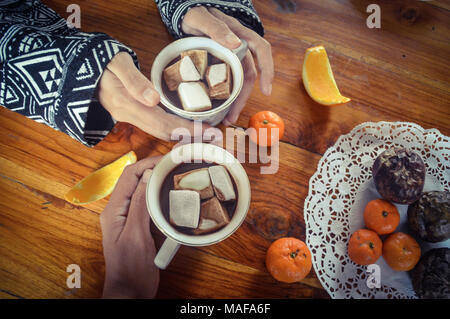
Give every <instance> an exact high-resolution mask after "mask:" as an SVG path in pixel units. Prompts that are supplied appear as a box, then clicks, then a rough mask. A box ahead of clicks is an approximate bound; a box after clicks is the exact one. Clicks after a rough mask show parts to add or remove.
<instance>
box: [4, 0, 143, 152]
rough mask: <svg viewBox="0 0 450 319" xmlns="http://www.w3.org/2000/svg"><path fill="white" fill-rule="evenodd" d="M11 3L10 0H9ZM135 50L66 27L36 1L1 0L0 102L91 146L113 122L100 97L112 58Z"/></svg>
mask: <svg viewBox="0 0 450 319" xmlns="http://www.w3.org/2000/svg"><path fill="white" fill-rule="evenodd" d="M9 2H12V1H9ZM121 51H125V52H128V53H130V54H131V55H132V56H133V59H134V61H135V63H136V65H138V64H137V57H136V55H135V54H134V52H133V51H132V50H131V49H129V48H128V47H126V46H124V45H123V44H121V43H119V42H118V41H116V40H114V39H112V38H110V37H109V36H107V35H106V34H103V33H84V32H81V31H80V30H78V29H76V28H70V27H68V25H67V23H66V21H65V20H64V19H63V18H62V17H60V16H59V15H58V14H57V13H56V12H54V11H53V10H51V9H49V8H48V7H46V6H45V5H43V4H42V3H41V2H40V1H38V0H22V1H16V2H14V3H12V4H9V5H4V3H3V4H2V5H0V105H2V106H4V107H6V108H8V109H10V110H12V111H15V112H18V113H21V114H23V115H25V116H27V117H28V118H30V119H33V120H35V121H37V122H40V123H43V124H46V125H48V126H50V127H52V128H54V129H57V130H60V131H62V132H64V133H66V134H68V135H70V136H71V137H73V138H75V139H76V140H78V141H80V142H81V143H83V144H85V145H88V146H92V145H95V144H96V143H98V142H99V141H100V140H101V139H102V138H103V137H104V136H105V135H106V134H108V132H109V131H110V130H111V129H112V127H113V125H114V121H113V119H112V118H111V116H110V115H109V113H108V112H107V111H106V110H105V109H104V108H103V107H102V106H101V105H100V103H99V102H98V99H96V97H95V96H96V87H97V83H98V82H99V80H100V77H101V75H102V73H103V70H104V69H105V68H106V65H107V64H108V63H109V61H110V60H111V59H112V57H113V56H114V55H115V54H117V53H118V52H121Z"/></svg>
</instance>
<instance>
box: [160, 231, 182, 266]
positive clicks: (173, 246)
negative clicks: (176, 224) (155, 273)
mask: <svg viewBox="0 0 450 319" xmlns="http://www.w3.org/2000/svg"><path fill="white" fill-rule="evenodd" d="M178 248H180V244H179V243H177V242H176V241H175V240H173V239H170V238H166V240H165V241H164V243H163V244H162V246H161V248H160V249H159V251H158V253H157V254H156V257H155V259H154V263H155V265H156V267H158V268H159V269H163V270H164V269H166V268H167V266H168V265H169V264H170V262H171V261H172V258H173V257H174V256H175V254H176V253H177V251H178Z"/></svg>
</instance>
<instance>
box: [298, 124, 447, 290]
mask: <svg viewBox="0 0 450 319" xmlns="http://www.w3.org/2000/svg"><path fill="white" fill-rule="evenodd" d="M391 146H401V147H406V148H409V149H411V150H413V151H414V152H416V153H418V154H420V155H421V157H422V159H423V161H424V163H425V166H426V178H425V188H424V191H431V190H438V191H442V190H450V138H449V137H447V136H444V135H442V134H441V133H440V132H439V131H438V130H436V129H429V130H425V129H423V128H422V127H420V126H418V125H417V124H413V123H405V122H378V123H363V124H360V125H358V126H357V127H355V128H354V129H353V130H352V131H351V132H350V133H349V134H346V135H343V136H341V137H339V139H338V140H337V142H336V144H335V145H334V146H333V147H330V148H329V149H328V150H327V151H326V152H325V154H324V156H323V157H322V158H321V159H320V161H319V164H318V168H317V171H316V173H315V174H314V175H313V176H312V177H311V179H310V181H309V194H308V197H307V198H306V201H305V206H304V207H305V208H304V218H305V223H306V242H307V245H308V247H309V248H310V250H311V253H312V255H313V266H314V269H315V271H316V273H317V276H318V277H319V280H320V282H321V283H322V286H323V287H324V288H325V289H326V290H327V292H328V293H329V294H330V296H331V297H332V298H415V297H416V295H415V293H414V291H413V289H412V285H411V280H410V279H409V275H408V273H407V272H397V271H394V270H392V269H391V268H390V267H389V266H388V265H387V264H386V262H385V261H384V260H383V258H382V257H381V258H380V259H379V260H378V262H377V264H378V265H379V266H380V274H381V287H380V288H369V287H368V286H367V283H366V282H367V280H368V277H369V275H368V273H367V267H366V266H360V265H357V264H355V263H353V262H352V261H351V260H350V258H349V257H348V255H347V243H348V240H349V239H350V236H351V234H352V233H353V232H354V231H356V230H358V229H360V228H364V221H363V211H364V207H365V206H366V205H367V203H368V202H369V201H370V200H372V199H376V198H380V197H381V196H380V195H379V194H378V192H377V191H376V188H375V185H374V183H373V179H372V173H371V169H372V165H373V162H374V161H375V159H376V157H377V156H378V155H379V154H380V153H381V152H383V151H384V150H386V149H387V148H389V147H391ZM396 206H397V208H398V209H399V212H400V216H401V222H400V226H399V227H398V229H397V230H396V231H402V232H406V233H410V234H411V232H410V231H409V229H408V227H407V225H406V224H405V222H406V210H407V205H396ZM419 243H420V245H421V248H422V253H424V252H426V251H427V250H428V249H430V248H432V247H442V246H445V247H450V240H447V241H445V242H441V243H437V244H430V243H425V242H422V241H419Z"/></svg>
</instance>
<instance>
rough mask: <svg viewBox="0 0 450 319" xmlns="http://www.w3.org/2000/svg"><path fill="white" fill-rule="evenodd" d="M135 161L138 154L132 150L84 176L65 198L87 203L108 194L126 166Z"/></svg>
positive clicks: (75, 202)
mask: <svg viewBox="0 0 450 319" xmlns="http://www.w3.org/2000/svg"><path fill="white" fill-rule="evenodd" d="M133 163H136V154H135V153H134V152H133V151H131V152H128V153H127V154H125V155H123V156H122V157H120V158H118V159H117V160H115V161H114V162H112V163H111V164H108V165H106V166H104V167H102V168H100V169H98V170H96V171H95V172H93V173H91V174H89V175H88V176H86V177H85V178H83V179H82V180H81V181H79V182H78V184H76V185H75V186H74V187H72V189H70V190H69V191H68V192H67V193H66V194H65V195H64V198H65V199H66V200H67V201H68V202H70V203H72V204H77V205H85V204H89V203H91V202H93V201H96V200H99V199H102V198H104V197H106V196H108V195H109V194H111V193H112V191H113V190H114V187H115V186H116V183H117V181H118V180H119V177H120V175H122V172H123V170H124V168H125V167H126V166H127V165H129V164H133Z"/></svg>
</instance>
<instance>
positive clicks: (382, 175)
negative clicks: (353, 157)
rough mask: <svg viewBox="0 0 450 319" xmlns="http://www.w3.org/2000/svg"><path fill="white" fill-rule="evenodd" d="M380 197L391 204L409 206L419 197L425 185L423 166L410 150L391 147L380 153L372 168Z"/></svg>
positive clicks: (419, 158)
mask: <svg viewBox="0 0 450 319" xmlns="http://www.w3.org/2000/svg"><path fill="white" fill-rule="evenodd" d="M372 176H373V179H374V181H375V186H376V188H377V190H378V193H380V195H381V196H382V197H383V198H384V199H386V200H388V201H391V202H395V203H399V204H411V203H413V202H415V201H416V200H417V199H418V198H419V197H420V195H421V193H422V190H423V185H424V183H425V164H424V163H423V161H422V158H421V157H420V156H419V155H418V154H417V153H414V152H412V151H411V150H408V149H405V148H400V147H392V148H389V149H387V150H386V151H384V152H383V153H381V154H380V155H379V156H378V157H377V159H376V160H375V163H374V164H373V167H372Z"/></svg>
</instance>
